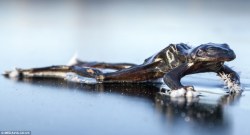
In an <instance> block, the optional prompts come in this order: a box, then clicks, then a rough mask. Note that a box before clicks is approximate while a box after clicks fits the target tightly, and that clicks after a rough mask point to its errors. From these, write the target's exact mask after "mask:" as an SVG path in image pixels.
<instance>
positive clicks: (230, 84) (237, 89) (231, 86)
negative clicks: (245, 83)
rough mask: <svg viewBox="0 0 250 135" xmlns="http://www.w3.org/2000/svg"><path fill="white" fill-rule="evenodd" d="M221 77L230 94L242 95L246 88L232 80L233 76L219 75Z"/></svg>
mask: <svg viewBox="0 0 250 135" xmlns="http://www.w3.org/2000/svg"><path fill="white" fill-rule="evenodd" d="M219 76H220V77H221V78H222V80H223V81H224V84H225V87H224V88H226V89H228V90H229V93H242V92H243V90H244V88H243V87H242V86H241V85H240V83H239V82H238V81H235V80H233V79H232V75H231V74H226V73H224V72H222V73H219Z"/></svg>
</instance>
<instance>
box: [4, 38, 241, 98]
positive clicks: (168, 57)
mask: <svg viewBox="0 0 250 135" xmlns="http://www.w3.org/2000/svg"><path fill="white" fill-rule="evenodd" d="M235 58H236V55H235V53H234V51H233V50H232V49H230V47H229V46H228V45H227V44H215V43H207V44H202V45H199V46H197V47H195V48H191V47H190V46H188V45H187V44H184V43H180V44H170V45H169V46H167V47H166V48H164V49H163V50H161V51H160V52H158V53H156V54H155V55H153V56H151V57H149V58H147V59H146V60H145V61H144V62H143V63H142V64H139V65H136V64H131V63H105V62H85V61H81V60H78V59H76V60H75V61H74V62H73V63H71V65H59V66H49V67H43V68H31V69H16V70H14V71H7V72H5V73H4V76H6V77H9V78H19V79H22V78H26V77H44V78H46V77H47V78H49V77H54V78H64V79H69V78H70V79H71V80H75V81H77V80H79V82H81V83H93V82H94V83H142V82H144V83H145V82H149V81H152V80H156V79H159V78H163V81H164V82H165V83H166V85H167V86H168V87H169V88H170V89H171V90H170V91H169V94H170V96H172V97H178V96H190V97H194V96H197V92H196V91H195V90H194V88H193V86H183V85H182V84H181V82H180V80H181V78H182V77H184V76H185V75H189V74H195V73H204V72H215V73H217V74H218V76H220V77H221V78H222V79H223V80H224V82H225V85H226V86H227V87H228V89H229V92H230V93H240V92H241V91H242V87H241V84H240V78H239V75H238V74H237V73H236V72H235V71H233V70H232V69H231V68H229V67H228V66H226V65H225V64H224V62H226V61H231V60H234V59H235ZM103 69H113V70H115V71H114V72H103V71H102V70H103ZM76 76H77V77H76ZM82 78H87V79H82ZM81 80H82V81H81Z"/></svg>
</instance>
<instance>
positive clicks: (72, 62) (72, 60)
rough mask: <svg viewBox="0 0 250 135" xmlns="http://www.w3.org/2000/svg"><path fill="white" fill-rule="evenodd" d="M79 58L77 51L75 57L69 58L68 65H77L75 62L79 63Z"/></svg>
mask: <svg viewBox="0 0 250 135" xmlns="http://www.w3.org/2000/svg"><path fill="white" fill-rule="evenodd" d="M77 58H78V54H77V53H75V54H74V55H73V57H72V58H71V59H70V60H69V62H68V64H67V65H68V66H71V65H75V64H77Z"/></svg>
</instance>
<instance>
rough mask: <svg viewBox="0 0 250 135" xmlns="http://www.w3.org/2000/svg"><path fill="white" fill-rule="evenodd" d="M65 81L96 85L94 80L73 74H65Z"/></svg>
mask: <svg viewBox="0 0 250 135" xmlns="http://www.w3.org/2000/svg"><path fill="white" fill-rule="evenodd" d="M65 80H67V81H70V82H77V83H86V84H96V83H97V81H96V79H95V78H88V77H82V76H79V75H77V74H75V73H67V74H66V77H65Z"/></svg>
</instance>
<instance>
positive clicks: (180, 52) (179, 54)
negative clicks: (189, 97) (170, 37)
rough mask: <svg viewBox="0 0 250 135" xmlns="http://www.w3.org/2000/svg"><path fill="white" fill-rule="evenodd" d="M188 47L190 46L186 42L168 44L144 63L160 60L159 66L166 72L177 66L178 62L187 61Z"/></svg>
mask: <svg viewBox="0 0 250 135" xmlns="http://www.w3.org/2000/svg"><path fill="white" fill-rule="evenodd" d="M190 49H191V47H190V46H188V45H187V44H183V43H180V44H170V45H169V46H167V47H166V48H164V49H163V50H161V51H160V52H158V53H157V54H155V55H153V56H151V57H149V58H148V59H146V60H145V62H144V64H149V63H154V62H157V61H162V64H161V65H159V68H161V69H162V70H163V71H165V72H167V71H169V70H171V69H173V68H175V67H178V66H179V65H180V64H182V63H185V62H187V59H188V53H189V50H190Z"/></svg>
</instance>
